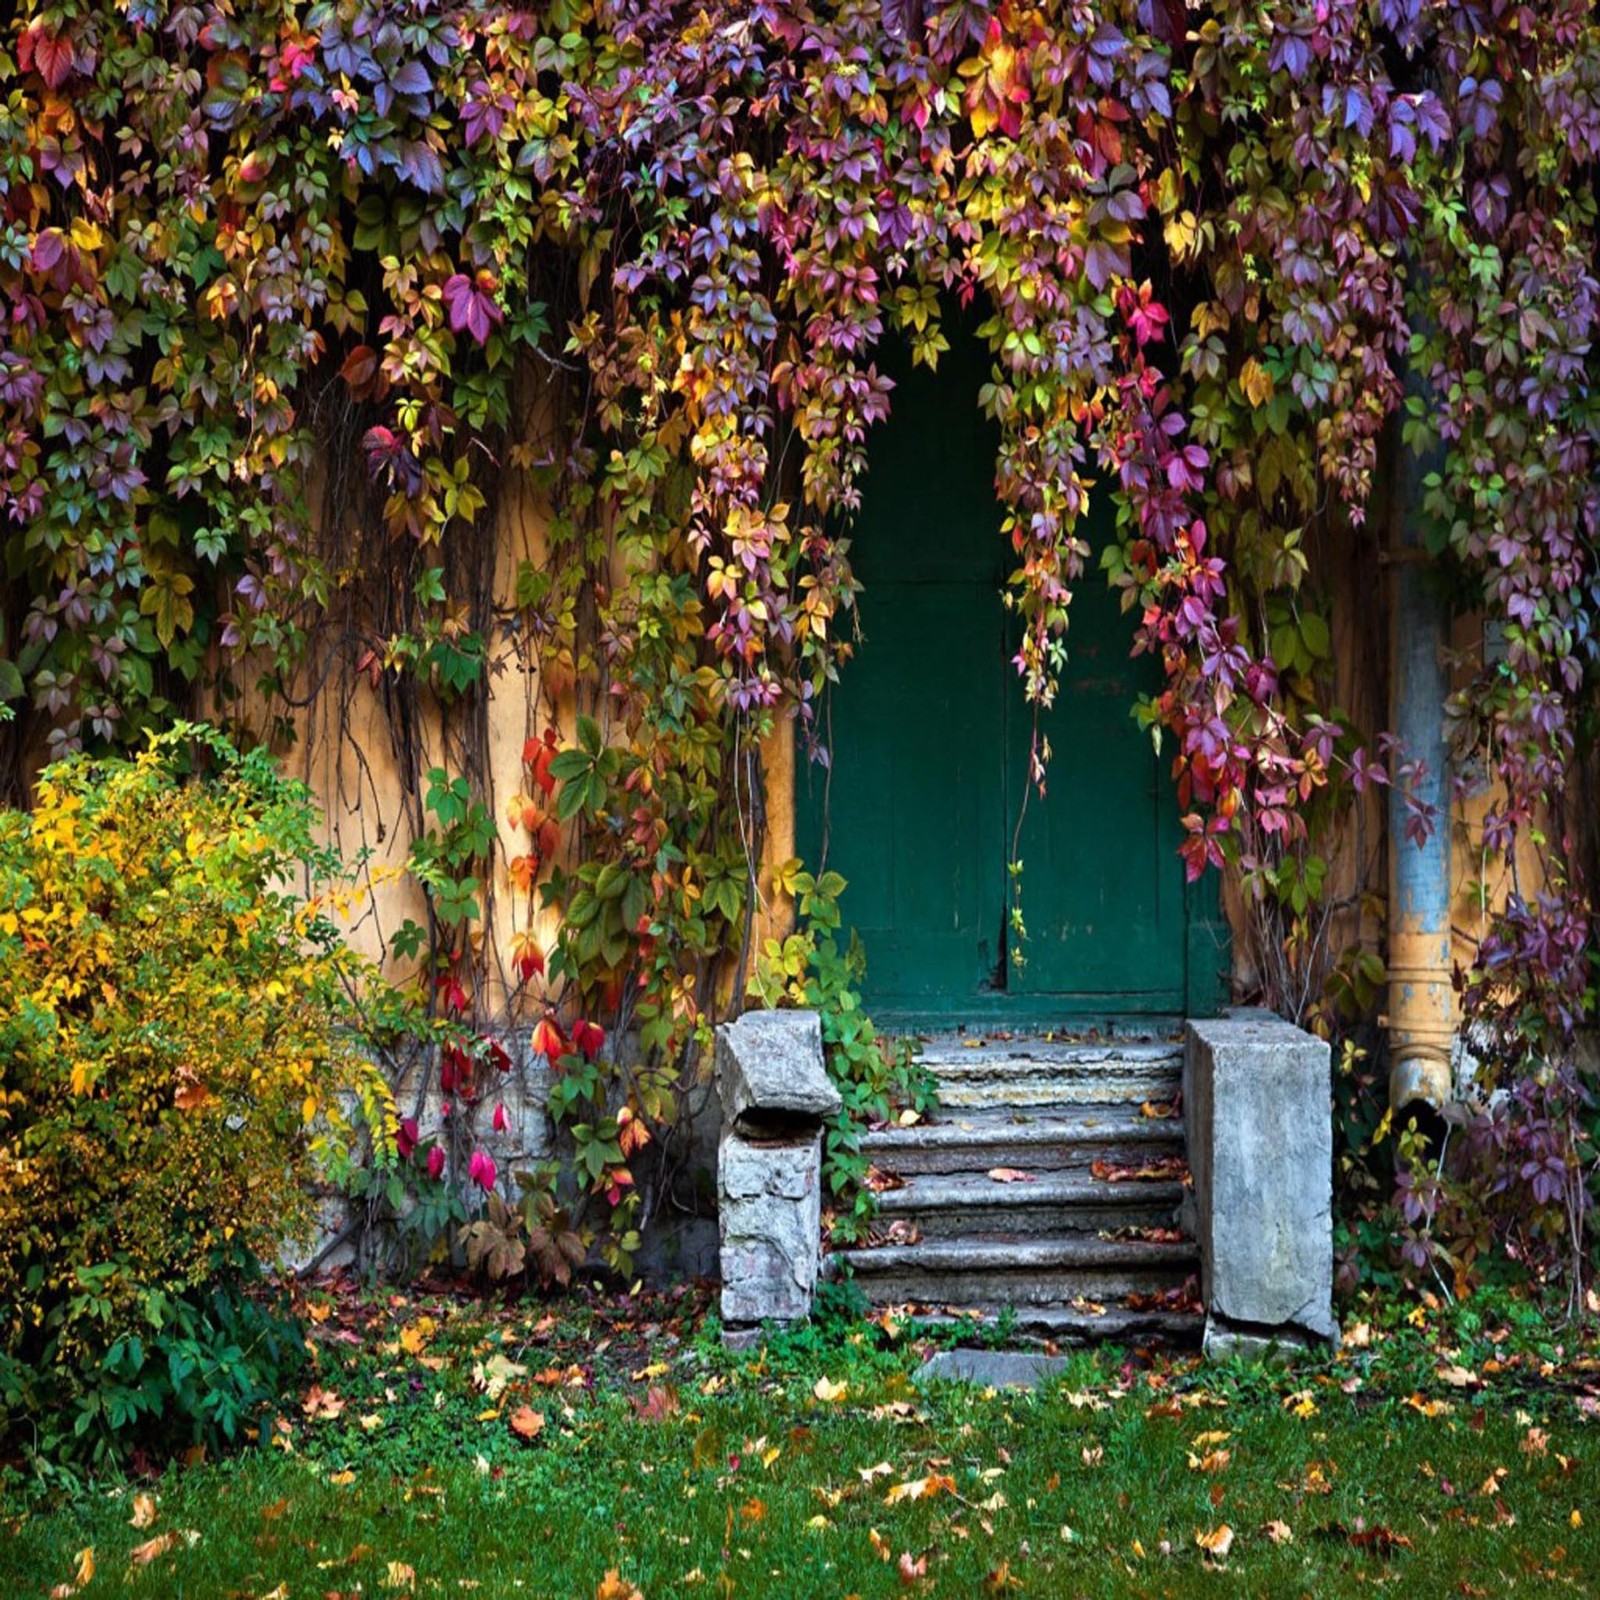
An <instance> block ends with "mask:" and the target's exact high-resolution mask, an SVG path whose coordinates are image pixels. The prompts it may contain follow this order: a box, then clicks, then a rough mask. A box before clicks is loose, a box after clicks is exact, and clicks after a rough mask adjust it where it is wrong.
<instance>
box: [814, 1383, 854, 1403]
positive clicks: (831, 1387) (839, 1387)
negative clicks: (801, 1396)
mask: <svg viewBox="0 0 1600 1600" xmlns="http://www.w3.org/2000/svg"><path fill="white" fill-rule="evenodd" d="M849 1388H850V1385H849V1384H848V1383H832V1382H830V1381H829V1380H828V1379H827V1378H818V1379H817V1381H816V1382H815V1383H814V1384H812V1385H811V1392H812V1394H814V1395H815V1396H816V1397H817V1399H819V1400H821V1401H823V1402H824V1403H826V1404H832V1403H834V1402H835V1401H838V1400H843V1399H844V1397H845V1394H846V1393H847V1391H848V1390H849Z"/></svg>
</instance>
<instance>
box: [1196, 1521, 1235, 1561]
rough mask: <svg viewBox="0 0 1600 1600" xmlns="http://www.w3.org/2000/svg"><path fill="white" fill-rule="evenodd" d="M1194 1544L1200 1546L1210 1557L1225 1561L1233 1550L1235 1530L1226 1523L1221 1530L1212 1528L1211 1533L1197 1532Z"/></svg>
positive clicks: (1197, 1530)
mask: <svg viewBox="0 0 1600 1600" xmlns="http://www.w3.org/2000/svg"><path fill="white" fill-rule="evenodd" d="M1194 1542H1195V1543H1196V1544H1197V1545H1199V1546H1200V1548H1201V1549H1202V1550H1204V1551H1205V1553H1206V1554H1207V1555H1208V1556H1212V1557H1214V1558H1215V1559H1216V1560H1218V1561H1221V1560H1223V1559H1224V1558H1225V1557H1226V1556H1227V1554H1228V1552H1229V1551H1230V1550H1231V1549H1232V1548H1233V1529H1232V1528H1230V1527H1229V1526H1228V1524H1227V1523H1226V1522H1224V1523H1223V1524H1222V1526H1221V1527H1220V1528H1212V1529H1211V1530H1210V1532H1209V1533H1202V1532H1200V1530H1199V1529H1198V1528H1197V1529H1196V1530H1195V1535H1194Z"/></svg>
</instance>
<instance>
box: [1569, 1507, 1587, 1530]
mask: <svg viewBox="0 0 1600 1600" xmlns="http://www.w3.org/2000/svg"><path fill="white" fill-rule="evenodd" d="M1567 1521H1568V1522H1570V1523H1571V1524H1572V1526H1573V1527H1574V1528H1581V1527H1582V1526H1583V1513H1582V1512H1581V1511H1580V1510H1578V1508H1577V1507H1576V1506H1574V1507H1573V1508H1572V1515H1571V1516H1570V1517H1568V1518H1567Z"/></svg>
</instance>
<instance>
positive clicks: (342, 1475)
mask: <svg viewBox="0 0 1600 1600" xmlns="http://www.w3.org/2000/svg"><path fill="white" fill-rule="evenodd" d="M355 1481H356V1475H355V1473H353V1472H352V1471H351V1470H350V1469H349V1467H346V1468H345V1469H344V1471H343V1472H330V1473H329V1474H328V1482H329V1483H331V1484H332V1485H333V1486H334V1487H335V1488H336V1489H342V1488H344V1486H345V1485H346V1484H347V1483H354V1482H355Z"/></svg>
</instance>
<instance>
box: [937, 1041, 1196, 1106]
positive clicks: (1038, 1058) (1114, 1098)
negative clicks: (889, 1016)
mask: <svg viewBox="0 0 1600 1600" xmlns="http://www.w3.org/2000/svg"><path fill="white" fill-rule="evenodd" d="M921 1060H922V1064H923V1065H924V1066H925V1067H927V1069H928V1070H929V1071H930V1072H931V1073H932V1074H933V1077H934V1080H935V1081H936V1083H937V1084H938V1089H939V1101H940V1104H941V1105H944V1106H946V1107H976V1106H1012V1107H1018V1106H1074V1105H1128V1104H1134V1105H1136V1104H1138V1103H1139V1102H1140V1101H1144V1100H1155V1101H1162V1100H1170V1099H1172V1097H1173V1096H1174V1095H1175V1094H1176V1093H1177V1092H1178V1089H1179V1087H1180V1086H1181V1083H1182V1079H1183V1046H1182V1045H1181V1043H1179V1042H1178V1041H1176V1040H1168V1039H1152V1040H1143V1041H1140V1040H1127V1039H1112V1040H1101V1041H1095V1042H1086V1041H1082V1040H1059V1039H1048V1038H1042V1037H1029V1036H1023V1035H1017V1036H1013V1037H1010V1038H979V1039H966V1038H962V1037H959V1036H954V1035H938V1036H935V1037H932V1038H929V1039H926V1040H924V1041H922V1046H921Z"/></svg>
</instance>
